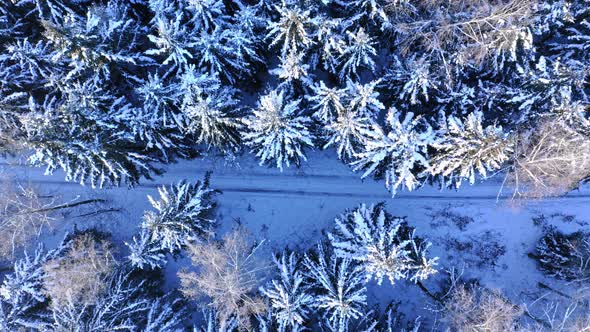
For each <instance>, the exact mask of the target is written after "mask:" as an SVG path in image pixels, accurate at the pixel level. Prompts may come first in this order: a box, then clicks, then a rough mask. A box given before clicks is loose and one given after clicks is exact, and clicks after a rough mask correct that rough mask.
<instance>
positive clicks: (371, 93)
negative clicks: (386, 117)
mask: <svg viewBox="0 0 590 332" xmlns="http://www.w3.org/2000/svg"><path fill="white" fill-rule="evenodd" d="M380 83H381V81H380V80H376V81H371V82H369V83H366V84H360V83H356V82H353V81H351V80H348V81H346V93H347V94H348V96H349V100H350V103H349V105H350V108H352V109H354V110H355V112H356V113H357V114H359V115H361V116H367V117H373V118H375V117H377V116H378V115H379V113H380V112H381V111H382V110H384V109H385V105H383V103H382V102H381V101H380V100H379V92H377V91H375V90H376V88H377V85H379V84H380Z"/></svg>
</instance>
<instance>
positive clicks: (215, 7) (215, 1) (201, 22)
mask: <svg viewBox="0 0 590 332" xmlns="http://www.w3.org/2000/svg"><path fill="white" fill-rule="evenodd" d="M182 2H183V5H184V6H185V8H186V9H188V11H189V12H190V14H191V16H192V17H191V18H190V22H191V23H193V24H194V26H195V29H196V30H197V31H203V30H204V31H209V30H212V29H214V28H215V27H217V26H220V25H223V23H225V21H226V20H227V17H226V16H225V15H224V11H225V10H224V9H225V6H224V4H223V1H221V0H183V1H182Z"/></svg>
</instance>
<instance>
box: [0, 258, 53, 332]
mask: <svg viewBox="0 0 590 332" xmlns="http://www.w3.org/2000/svg"><path fill="white" fill-rule="evenodd" d="M51 254H52V253H51V252H49V253H47V252H44V251H43V250H42V248H38V249H37V250H36V251H35V254H34V256H29V255H27V254H26V253H25V257H24V258H22V259H20V260H18V261H16V262H15V263H14V271H13V272H12V273H11V274H8V275H6V277H5V279H4V281H3V282H2V286H0V329H1V330H3V331H17V330H20V329H39V330H42V329H44V328H46V327H47V324H46V321H45V319H44V317H43V316H42V315H39V312H38V310H37V308H38V307H39V305H40V304H43V303H44V302H45V301H46V297H45V295H44V294H43V264H44V263H45V261H46V260H47V258H48V257H50V255H51Z"/></svg>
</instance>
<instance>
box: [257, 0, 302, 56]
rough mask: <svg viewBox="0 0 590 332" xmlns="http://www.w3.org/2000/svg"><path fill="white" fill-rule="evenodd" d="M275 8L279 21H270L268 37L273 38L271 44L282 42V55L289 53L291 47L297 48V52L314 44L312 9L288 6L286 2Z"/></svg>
mask: <svg viewBox="0 0 590 332" xmlns="http://www.w3.org/2000/svg"><path fill="white" fill-rule="evenodd" d="M291 7H293V6H291ZM274 8H275V10H276V11H277V13H278V15H279V21H278V22H269V23H268V33H267V35H266V38H268V39H270V38H272V41H271V43H270V46H275V45H277V44H279V43H282V46H281V55H282V56H285V55H287V54H288V52H289V51H291V49H295V51H296V52H297V51H305V50H306V49H307V48H308V47H309V46H310V45H311V44H312V39H311V36H312V33H311V31H310V30H311V28H312V26H313V21H312V19H311V17H310V11H309V10H306V11H304V10H301V9H300V8H298V7H294V8H288V7H287V4H286V3H285V2H283V3H282V5H281V6H274Z"/></svg>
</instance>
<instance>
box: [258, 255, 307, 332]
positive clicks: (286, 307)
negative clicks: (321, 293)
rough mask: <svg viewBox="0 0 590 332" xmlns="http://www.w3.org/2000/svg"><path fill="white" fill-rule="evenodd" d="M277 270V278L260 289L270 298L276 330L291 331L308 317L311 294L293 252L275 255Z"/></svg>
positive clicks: (299, 326)
mask: <svg viewBox="0 0 590 332" xmlns="http://www.w3.org/2000/svg"><path fill="white" fill-rule="evenodd" d="M275 263H276V265H277V268H278V270H279V276H278V280H277V279H274V280H272V282H271V285H269V286H268V288H263V289H261V291H262V294H264V295H265V296H266V297H267V298H268V299H269V300H270V306H271V308H272V311H273V316H274V317H275V318H276V320H277V321H278V324H279V326H278V331H280V332H284V331H292V330H298V329H299V328H301V327H302V326H303V325H304V323H305V322H306V320H307V319H308V317H309V314H310V311H311V305H312V303H313V296H312V295H311V294H310V293H309V290H308V285H306V283H305V280H304V275H303V273H302V271H301V268H300V267H299V264H300V262H299V259H298V258H297V256H296V255H295V253H290V254H287V253H283V254H282V255H281V256H279V257H275Z"/></svg>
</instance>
